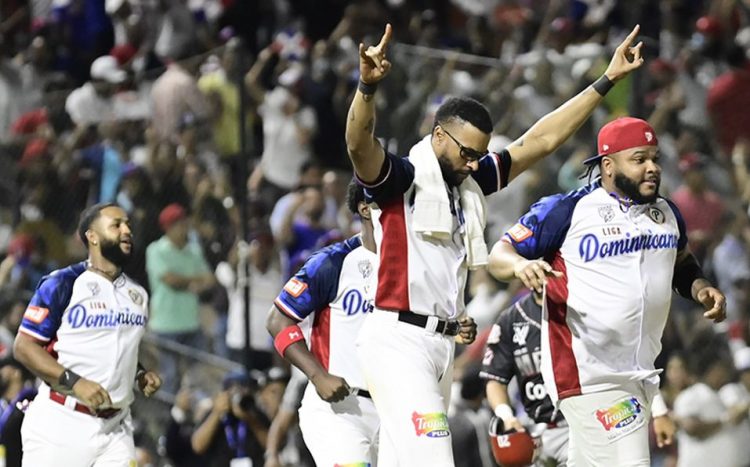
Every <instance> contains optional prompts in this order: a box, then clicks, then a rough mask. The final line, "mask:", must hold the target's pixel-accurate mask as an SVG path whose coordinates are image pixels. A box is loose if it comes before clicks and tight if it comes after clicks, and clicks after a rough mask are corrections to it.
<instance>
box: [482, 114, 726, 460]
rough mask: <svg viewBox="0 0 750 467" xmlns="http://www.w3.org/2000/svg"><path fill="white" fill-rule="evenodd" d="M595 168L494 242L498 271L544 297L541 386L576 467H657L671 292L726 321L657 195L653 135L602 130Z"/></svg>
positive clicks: (622, 127) (681, 227)
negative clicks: (584, 181) (654, 448)
mask: <svg viewBox="0 0 750 467" xmlns="http://www.w3.org/2000/svg"><path fill="white" fill-rule="evenodd" d="M597 148H598V150H599V153H598V154H597V155H596V156H594V157H592V158H590V159H588V160H587V161H586V163H587V165H588V166H589V167H590V170H591V169H592V168H593V167H598V168H599V170H600V172H601V178H599V179H597V180H596V181H594V182H593V183H591V184H589V185H588V186H585V187H583V188H580V189H578V190H575V191H572V192H570V193H567V194H558V195H553V196H549V197H546V198H542V199H541V200H539V201H538V202H537V203H536V204H534V205H532V206H531V209H530V210H529V212H528V213H527V214H525V215H524V216H523V217H522V218H521V219H520V221H519V222H518V223H517V224H516V225H515V226H513V227H512V228H511V229H510V230H509V231H508V232H507V233H506V234H505V236H504V237H503V239H502V240H500V241H499V242H497V243H496V244H495V246H494V248H493V250H492V253H491V255H490V264H489V271H490V273H492V274H493V275H494V276H495V277H496V278H498V279H501V280H510V279H512V278H514V277H517V278H519V279H521V281H522V282H523V283H524V284H525V285H526V286H527V287H529V288H532V289H534V290H536V291H537V292H538V293H542V291H544V293H545V294H546V297H545V302H544V312H543V319H542V376H543V378H544V382H545V385H546V387H547V392H548V394H549V395H550V397H551V398H552V401H553V402H555V403H556V404H558V403H559V407H560V409H561V410H562V412H563V414H564V415H565V419H566V420H567V422H568V424H569V428H570V440H569V453H568V463H569V465H575V466H576V467H579V466H601V465H612V466H615V465H616V466H618V467H619V466H648V465H650V456H649V443H648V420H649V416H650V415H653V417H654V428H655V431H656V433H657V439H658V441H659V444H660V445H662V444H665V443H671V441H672V437H673V435H674V425H673V423H672V422H671V420H670V419H669V418H668V417H667V416H666V415H667V410H666V405H665V404H664V402H663V400H661V399H659V398H657V399H654V398H655V396H656V395H657V394H658V392H659V391H658V383H659V373H660V372H661V370H656V369H655V368H654V361H655V359H656V356H657V355H658V354H659V352H660V351H661V337H662V332H663V331H664V325H665V323H666V320H667V315H668V313H669V307H670V302H671V299H672V289H673V288H674V289H675V290H676V291H677V292H678V293H679V294H680V295H682V296H684V297H686V298H692V299H693V300H695V301H696V302H697V303H699V304H701V305H702V306H703V307H704V308H705V309H706V312H705V314H704V316H705V317H706V318H708V319H712V320H714V321H717V322H718V321H721V320H723V319H724V317H725V315H726V313H725V299H724V295H723V294H722V293H721V292H720V291H719V290H717V289H716V288H714V287H712V286H711V284H710V283H709V282H708V281H707V280H706V279H705V278H704V277H703V272H702V270H701V267H700V266H699V265H698V263H697V261H696V260H695V258H694V257H693V255H692V254H691V253H690V251H689V249H688V247H687V235H686V233H685V223H684V221H683V219H682V216H681V215H680V212H679V210H678V209H677V207H676V206H675V205H674V204H673V203H672V202H671V201H669V200H667V199H665V198H663V197H661V196H659V183H660V177H661V168H660V166H659V146H658V142H657V137H656V133H655V132H654V130H653V128H651V126H650V125H649V124H648V123H647V122H645V121H643V120H640V119H637V118H630V117H624V118H619V119H616V120H614V121H612V122H610V123H608V124H606V125H605V126H604V127H602V129H601V130H600V131H599V136H598V144H597Z"/></svg>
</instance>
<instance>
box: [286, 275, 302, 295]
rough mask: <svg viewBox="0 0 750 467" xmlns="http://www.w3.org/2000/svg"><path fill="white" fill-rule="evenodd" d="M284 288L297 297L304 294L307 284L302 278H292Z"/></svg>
mask: <svg viewBox="0 0 750 467" xmlns="http://www.w3.org/2000/svg"><path fill="white" fill-rule="evenodd" d="M284 290H286V292H287V293H288V294H289V295H291V296H292V297H294V298H297V297H299V296H300V295H302V292H304V291H305V290H307V284H305V283H304V282H302V281H301V280H298V279H295V278H291V279H289V281H288V282H287V283H286V285H285V286H284Z"/></svg>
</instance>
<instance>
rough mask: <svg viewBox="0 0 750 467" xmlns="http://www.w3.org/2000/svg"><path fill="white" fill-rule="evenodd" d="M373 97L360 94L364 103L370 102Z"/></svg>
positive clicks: (372, 95) (373, 95)
mask: <svg viewBox="0 0 750 467" xmlns="http://www.w3.org/2000/svg"><path fill="white" fill-rule="evenodd" d="M373 97H375V94H362V100H363V101H365V102H370V101H371V100H372V98H373Z"/></svg>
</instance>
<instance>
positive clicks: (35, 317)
mask: <svg viewBox="0 0 750 467" xmlns="http://www.w3.org/2000/svg"><path fill="white" fill-rule="evenodd" d="M48 314H49V308H44V307H41V306H34V305H29V306H28V307H27V308H26V312H25V313H24V314H23V317H24V318H25V319H28V320H29V321H31V322H32V323H36V324H39V323H41V322H42V321H44V318H46V317H47V315H48Z"/></svg>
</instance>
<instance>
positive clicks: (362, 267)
mask: <svg viewBox="0 0 750 467" xmlns="http://www.w3.org/2000/svg"><path fill="white" fill-rule="evenodd" d="M357 267H358V268H359V272H360V273H361V274H362V278H363V279H367V278H368V277H370V274H372V263H370V262H369V261H360V262H359V264H357Z"/></svg>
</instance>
